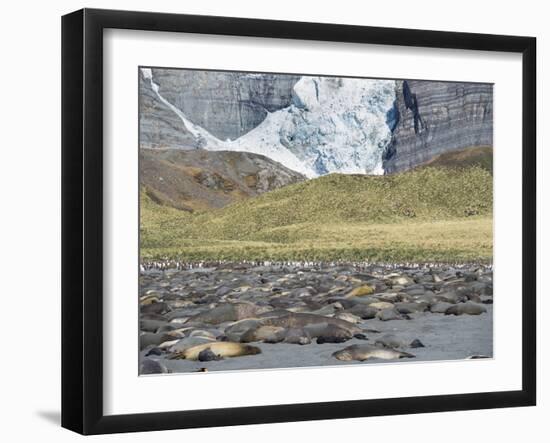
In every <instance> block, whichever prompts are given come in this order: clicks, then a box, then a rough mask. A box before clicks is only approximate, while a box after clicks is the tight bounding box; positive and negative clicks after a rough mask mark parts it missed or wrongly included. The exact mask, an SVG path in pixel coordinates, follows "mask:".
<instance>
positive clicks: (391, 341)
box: [374, 334, 424, 349]
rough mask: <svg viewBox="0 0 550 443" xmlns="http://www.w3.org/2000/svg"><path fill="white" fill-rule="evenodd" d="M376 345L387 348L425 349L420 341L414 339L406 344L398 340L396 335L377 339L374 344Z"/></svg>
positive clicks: (387, 335)
mask: <svg viewBox="0 0 550 443" xmlns="http://www.w3.org/2000/svg"><path fill="white" fill-rule="evenodd" d="M374 344H375V345H378V346H383V347H385V348H392V349H395V348H423V347H424V345H423V344H422V342H421V341H420V340H419V339H417V338H416V339H414V340H413V341H412V342H410V343H409V342H406V341H404V340H400V339H398V338H397V337H396V336H395V335H392V334H386V335H383V336H382V337H380V338H377V339H376V341H375V342H374Z"/></svg>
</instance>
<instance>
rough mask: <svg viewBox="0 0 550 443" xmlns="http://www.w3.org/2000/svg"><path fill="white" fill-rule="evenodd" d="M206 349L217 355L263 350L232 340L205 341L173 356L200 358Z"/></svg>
mask: <svg viewBox="0 0 550 443" xmlns="http://www.w3.org/2000/svg"><path fill="white" fill-rule="evenodd" d="M205 349H210V351H212V353H213V354H215V355H216V356H217V357H220V358H225V357H241V356H243V355H254V354H260V353H261V352H262V350H261V349H260V348H258V347H256V346H251V345H245V344H242V343H235V342H230V341H217V342H211V343H203V344H201V345H196V346H193V347H191V348H188V349H186V350H185V351H183V352H180V353H177V354H174V355H173V357H172V358H175V359H177V358H181V359H187V360H198V359H199V354H200V353H201V352H202V351H204V350H205Z"/></svg>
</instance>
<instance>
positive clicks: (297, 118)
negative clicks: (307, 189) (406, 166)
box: [142, 69, 396, 177]
mask: <svg viewBox="0 0 550 443" xmlns="http://www.w3.org/2000/svg"><path fill="white" fill-rule="evenodd" d="M142 71H143V74H144V76H145V77H146V78H148V79H150V81H151V86H152V87H153V90H154V91H155V93H156V94H157V95H158V96H159V99H160V100H161V101H162V102H163V103H165V104H166V105H167V106H168V107H170V109H172V110H173V111H174V112H175V113H176V114H177V115H178V116H179V117H180V119H181V120H182V122H183V123H184V125H185V127H186V128H187V129H188V130H189V132H191V133H192V134H194V135H195V137H197V139H198V142H199V143H198V146H200V147H202V148H204V149H208V150H216V151H219V150H233V151H245V152H251V153H255V154H261V155H265V156H267V157H269V158H271V159H272V160H274V161H277V162H279V163H281V164H283V165H284V166H286V167H287V168H290V169H293V170H294V171H297V172H300V173H302V174H304V175H306V176H308V177H316V176H318V175H323V174H328V173H332V172H339V173H367V174H383V168H382V154H383V152H384V149H385V148H386V147H387V145H388V144H389V142H390V140H391V129H390V127H389V126H388V113H389V112H390V110H391V109H393V106H394V102H395V99H396V97H395V82H394V81H393V80H374V79H350V78H335V77H302V78H301V79H300V80H299V81H298V82H297V83H296V84H295V85H294V89H293V91H292V104H291V105H290V106H288V107H286V108H284V109H280V110H278V111H275V112H271V113H268V114H267V116H266V118H265V119H264V121H263V122H261V123H260V124H259V125H258V126H256V127H255V128H254V129H252V130H251V131H249V132H248V133H246V134H244V135H242V136H241V137H239V138H237V139H235V140H220V139H218V138H216V137H215V136H214V135H212V134H211V133H209V132H208V131H206V130H205V129H204V128H201V127H200V126H198V125H195V124H193V123H192V122H191V121H189V120H188V119H187V118H186V116H185V115H184V114H183V113H182V112H181V111H180V110H179V109H177V108H176V107H175V106H174V105H173V104H171V103H169V102H168V101H167V100H165V99H164V98H163V97H162V96H161V95H160V94H159V93H158V86H157V85H155V83H154V82H153V78H152V75H151V73H150V70H149V72H146V70H145V69H143V70H142ZM246 75H250V74H246Z"/></svg>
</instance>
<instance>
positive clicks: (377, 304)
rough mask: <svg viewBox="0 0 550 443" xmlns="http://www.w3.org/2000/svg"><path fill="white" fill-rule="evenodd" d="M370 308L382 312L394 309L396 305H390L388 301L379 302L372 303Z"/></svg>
mask: <svg viewBox="0 0 550 443" xmlns="http://www.w3.org/2000/svg"><path fill="white" fill-rule="evenodd" d="M369 306H370V307H371V308H374V309H378V310H380V311H381V310H382V309H393V308H394V307H395V305H394V304H393V303H390V302H388V301H377V302H374V303H370V304H369Z"/></svg>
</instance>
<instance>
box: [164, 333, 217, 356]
mask: <svg viewBox="0 0 550 443" xmlns="http://www.w3.org/2000/svg"><path fill="white" fill-rule="evenodd" d="M214 342H215V340H212V339H210V338H205V337H185V338H182V339H180V340H177V341H176V342H175V343H173V344H172V345H171V346H170V347H169V348H168V352H170V353H171V354H178V353H180V352H184V351H186V350H187V349H189V348H192V347H193V346H197V345H202V344H204V343H214Z"/></svg>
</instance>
